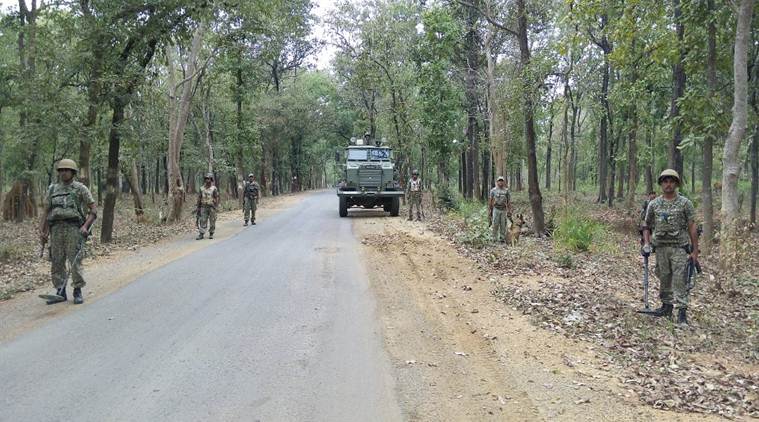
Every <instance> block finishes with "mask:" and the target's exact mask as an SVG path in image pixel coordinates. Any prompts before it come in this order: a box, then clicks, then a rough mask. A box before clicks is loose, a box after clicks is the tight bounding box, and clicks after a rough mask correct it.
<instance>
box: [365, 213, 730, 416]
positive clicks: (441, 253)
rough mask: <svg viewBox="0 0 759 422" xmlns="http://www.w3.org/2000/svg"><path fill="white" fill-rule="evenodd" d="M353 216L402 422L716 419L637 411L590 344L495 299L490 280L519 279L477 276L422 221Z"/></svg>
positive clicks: (477, 271)
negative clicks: (548, 328) (554, 330)
mask: <svg viewBox="0 0 759 422" xmlns="http://www.w3.org/2000/svg"><path fill="white" fill-rule="evenodd" d="M353 216H354V218H355V220H354V231H355V233H356V235H357V236H358V237H359V238H360V239H363V241H362V244H363V247H362V249H363V251H362V252H363V255H364V257H365V262H367V263H368V265H369V268H368V271H369V274H370V278H371V281H372V284H373V288H374V289H375V291H376V294H377V300H378V303H379V307H380V314H381V319H382V321H381V324H382V327H383V332H384V336H385V340H386V347H387V349H388V352H389V355H390V357H391V360H392V363H393V366H394V368H395V371H396V373H397V374H396V378H397V383H398V384H397V385H398V387H397V388H398V390H399V391H398V396H399V398H400V400H401V406H402V409H403V410H404V413H405V415H406V416H407V418H408V419H409V420H414V421H416V420H419V421H440V420H456V421H464V420H472V421H474V420H477V421H480V420H509V421H512V420H530V421H532V420H550V421H554V420H565V421H581V420H593V421H601V420H608V421H641V420H644V421H645V420H667V421H691V420H712V419H716V417H709V416H703V415H695V414H693V415H691V414H677V413H673V412H663V411H659V410H656V409H653V408H651V407H647V406H645V405H642V404H640V403H639V402H638V401H637V398H636V397H635V396H634V394H633V393H632V392H630V391H628V390H626V389H624V386H623V384H621V383H620V382H619V381H618V377H617V374H614V373H611V372H610V370H606V369H604V367H605V365H604V362H601V361H599V359H598V358H597V357H596V353H595V352H594V349H593V346H592V345H590V344H586V343H582V342H578V341H572V340H569V339H567V338H565V337H562V336H559V335H556V334H553V333H550V332H548V331H545V330H542V329H540V328H538V327H536V326H535V325H533V324H532V323H531V322H530V320H529V319H528V318H527V317H526V316H524V315H522V314H521V313H519V312H516V311H515V310H513V309H510V308H508V307H507V306H506V305H504V304H503V303H501V302H498V301H496V299H495V298H494V296H493V295H492V294H491V291H492V290H493V289H494V288H495V287H496V286H497V284H498V283H509V282H511V283H513V282H521V281H520V280H519V279H511V280H507V279H499V280H496V279H486V278H485V277H484V276H483V275H482V272H481V271H480V269H479V268H477V267H476V264H474V263H473V262H472V261H470V260H469V259H467V258H465V257H462V256H460V255H459V254H458V253H457V252H456V250H455V249H454V248H453V246H452V245H451V244H450V243H449V242H448V241H447V240H444V239H442V238H440V237H438V236H436V235H435V234H433V233H432V232H430V231H427V230H425V229H424V225H423V223H416V222H413V223H412V222H408V221H405V220H403V219H398V218H388V217H382V216H381V215H380V214H379V213H376V212H374V213H373V214H372V212H365V213H362V214H358V213H355V212H354V214H353ZM356 217H370V218H356Z"/></svg>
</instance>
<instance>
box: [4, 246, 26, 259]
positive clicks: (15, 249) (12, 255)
mask: <svg viewBox="0 0 759 422" xmlns="http://www.w3.org/2000/svg"><path fill="white" fill-rule="evenodd" d="M23 256H24V251H23V250H22V247H21V245H18V244H15V243H11V244H7V245H0V262H11V261H16V260H19V259H21V258H23Z"/></svg>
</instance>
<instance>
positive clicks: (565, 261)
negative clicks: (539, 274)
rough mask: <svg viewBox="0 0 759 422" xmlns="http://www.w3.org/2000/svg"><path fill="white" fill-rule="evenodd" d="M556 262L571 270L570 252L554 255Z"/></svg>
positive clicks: (572, 259)
mask: <svg viewBox="0 0 759 422" xmlns="http://www.w3.org/2000/svg"><path fill="white" fill-rule="evenodd" d="M555 261H556V264H557V265H558V266H559V267H561V268H565V269H567V270H571V269H572V268H574V266H575V263H574V258H573V257H572V255H571V254H568V253H560V254H558V255H557V256H556V257H555Z"/></svg>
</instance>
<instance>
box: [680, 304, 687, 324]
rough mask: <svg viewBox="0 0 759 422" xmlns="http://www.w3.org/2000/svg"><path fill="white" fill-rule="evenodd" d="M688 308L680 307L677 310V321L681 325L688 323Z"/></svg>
mask: <svg viewBox="0 0 759 422" xmlns="http://www.w3.org/2000/svg"><path fill="white" fill-rule="evenodd" d="M686 311H687V308H680V309H678V310H677V323H678V324H680V325H688V317H687V315H686Z"/></svg>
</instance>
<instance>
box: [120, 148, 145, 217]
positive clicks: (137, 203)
mask: <svg viewBox="0 0 759 422" xmlns="http://www.w3.org/2000/svg"><path fill="white" fill-rule="evenodd" d="M122 164H123V163H122ZM121 173H122V176H124V178H125V179H127V180H128V182H129V188H130V190H131V191H132V200H133V201H134V215H135V217H136V218H137V221H142V220H143V219H144V215H145V206H144V205H143V204H144V202H143V198H142V190H141V189H140V177H139V173H138V171H137V161H135V160H129V163H128V164H127V165H126V166H122V167H121Z"/></svg>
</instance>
